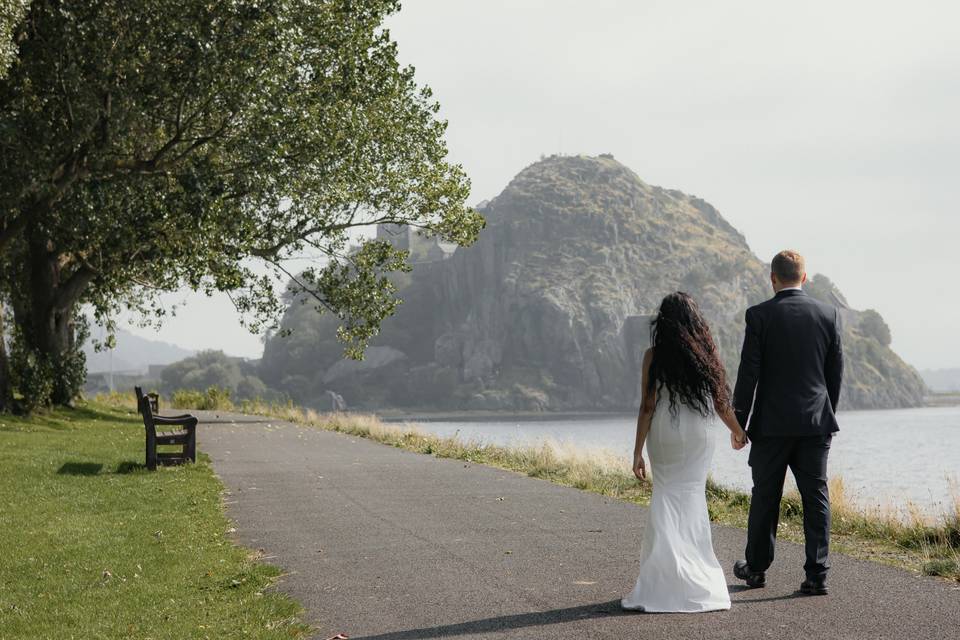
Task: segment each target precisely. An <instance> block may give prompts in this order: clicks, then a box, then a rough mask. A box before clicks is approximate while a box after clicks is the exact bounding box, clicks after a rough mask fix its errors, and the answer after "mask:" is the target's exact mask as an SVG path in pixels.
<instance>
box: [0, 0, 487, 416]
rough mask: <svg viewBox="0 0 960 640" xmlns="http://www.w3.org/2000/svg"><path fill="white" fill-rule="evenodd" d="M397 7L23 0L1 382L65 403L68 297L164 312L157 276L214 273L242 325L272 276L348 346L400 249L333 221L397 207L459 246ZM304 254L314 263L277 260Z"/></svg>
mask: <svg viewBox="0 0 960 640" xmlns="http://www.w3.org/2000/svg"><path fill="white" fill-rule="evenodd" d="M398 7H399V5H398V3H397V2H396V1H394V0H326V1H323V0H261V1H255V0H249V1H242V0H235V1H230V2H207V1H206V0H142V1H141V2H137V3H133V4H131V3H129V2H125V1H121V0H105V1H104V0H100V1H97V0H74V1H71V0H61V1H54V0H36V1H34V2H32V3H31V5H30V8H29V10H28V12H27V14H26V16H25V18H24V20H23V22H22V24H21V25H20V27H19V31H18V33H19V34H20V35H19V39H18V41H19V51H18V59H17V61H16V63H15V64H14V65H13V66H12V67H11V68H10V70H9V74H8V77H7V78H5V79H3V80H0V267H2V269H3V270H2V278H0V287H2V293H0V296H2V298H3V299H5V300H6V301H7V302H8V303H9V305H10V306H11V307H12V309H13V319H14V322H13V324H14V331H13V332H14V343H15V348H14V354H13V355H12V356H11V359H12V360H15V359H17V358H19V360H18V361H17V362H14V367H13V369H14V374H15V375H14V377H15V378H16V374H17V373H18V372H19V374H20V375H22V376H25V377H24V379H25V380H27V378H29V376H28V375H27V374H30V375H31V376H33V378H30V380H36V379H39V380H44V381H49V382H50V384H51V387H50V390H49V393H48V395H49V396H50V398H52V400H53V401H54V402H58V403H62V402H67V401H69V400H70V399H71V397H72V395H73V394H74V393H75V392H76V388H77V379H78V374H77V371H78V370H82V359H80V360H79V361H78V358H77V349H76V341H77V322H78V314H77V310H78V306H79V305H81V304H89V305H91V306H92V308H93V309H94V312H95V314H96V316H97V317H98V318H99V319H107V318H110V317H112V316H113V315H115V314H116V312H117V311H118V310H120V309H121V308H123V307H127V308H132V309H135V310H138V311H140V312H142V313H143V314H145V316H146V317H159V316H162V314H163V313H164V309H163V308H162V307H161V306H160V305H159V304H158V298H157V294H158V293H160V292H163V291H170V290H175V289H177V288H180V287H182V286H188V287H191V288H193V289H195V290H201V291H207V292H210V291H214V290H219V291H225V292H227V293H228V294H229V295H230V296H231V299H232V300H233V301H234V304H235V305H236V306H237V308H238V310H239V311H240V313H241V317H242V318H245V320H246V321H247V323H248V324H249V325H250V326H251V328H252V329H254V330H256V329H260V328H262V327H263V326H264V324H265V323H272V322H273V321H274V320H275V318H276V317H277V315H278V313H279V311H280V303H279V301H278V299H277V296H276V294H275V278H280V277H283V278H288V277H293V278H294V283H295V287H296V288H297V289H298V290H300V291H301V292H302V293H303V294H304V295H306V296H308V297H309V298H310V299H311V300H312V301H313V302H314V303H315V304H316V306H317V308H318V309H320V310H326V311H329V312H332V313H335V314H337V315H338V316H339V317H340V320H341V328H340V336H341V338H342V339H343V340H344V342H345V343H346V345H347V350H348V353H349V354H350V355H353V356H359V354H360V353H361V352H362V349H363V347H364V345H365V344H366V340H367V339H368V338H369V337H371V336H372V335H374V334H375V333H376V331H377V329H378V327H379V324H380V322H381V320H382V319H383V318H385V317H386V316H388V315H389V314H390V313H392V311H393V309H394V308H395V306H396V304H397V302H398V301H397V300H396V298H395V296H394V291H393V289H392V287H391V285H390V283H389V281H388V280H387V278H386V277H385V272H388V271H391V270H398V269H404V268H406V266H405V262H404V254H403V252H398V251H396V250H395V249H393V248H392V247H390V246H389V245H387V244H386V243H382V242H377V241H373V240H368V241H366V242H364V243H363V244H362V246H360V247H359V249H358V248H356V247H354V248H351V247H349V246H348V233H349V231H350V230H351V229H355V228H357V227H362V226H369V225H373V224H376V223H378V222H394V223H399V224H406V225H412V226H416V227H420V228H422V229H423V230H424V231H425V232H427V233H431V234H436V235H439V236H441V237H442V238H444V239H447V240H450V241H454V242H457V243H460V244H469V243H471V242H473V240H474V239H475V238H476V235H477V233H478V232H479V230H480V228H481V227H482V225H483V221H482V218H481V217H480V216H479V215H478V214H477V213H476V212H474V211H472V210H470V209H468V208H466V207H465V206H464V201H465V199H466V197H467V195H468V191H469V183H468V181H467V179H466V177H465V176H464V174H463V171H462V170H461V168H460V167H459V166H456V165H452V164H449V163H448V162H447V161H446V154H447V152H446V147H445V143H444V140H443V134H444V130H445V126H446V125H445V123H444V122H443V121H441V120H439V119H438V118H437V109H438V106H437V104H436V103H435V102H434V101H433V99H432V97H431V94H430V91H429V89H427V88H420V87H418V86H417V84H416V82H415V80H414V72H413V69H412V68H410V67H401V66H400V65H399V64H398V62H397V55H396V53H397V52H396V45H395V44H394V42H393V41H392V40H391V38H390V35H389V33H388V32H387V31H386V30H385V29H384V28H383V27H382V23H383V20H384V18H385V17H386V16H387V15H388V14H390V13H391V12H393V11H395V10H397V9H398ZM305 251H307V252H311V253H313V254H314V255H316V256H319V257H320V258H325V260H324V261H322V262H319V263H318V264H317V265H316V266H313V267H308V268H306V269H301V268H298V269H297V272H296V273H295V274H294V273H288V272H287V270H286V267H285V264H286V262H285V261H286V260H288V259H289V258H291V257H293V256H297V255H301V254H302V253H303V252H305ZM257 263H262V264H265V265H268V266H269V267H270V268H271V269H272V270H273V273H272V274H268V275H264V272H263V271H262V270H258V269H256V268H255V266H256V264H257ZM271 275H272V276H275V277H271ZM197 321H198V322H202V321H203V319H202V318H198V319H197ZM28 381H29V380H28ZM24 384H26V383H24ZM40 395H43V394H42V393H41V394H40Z"/></svg>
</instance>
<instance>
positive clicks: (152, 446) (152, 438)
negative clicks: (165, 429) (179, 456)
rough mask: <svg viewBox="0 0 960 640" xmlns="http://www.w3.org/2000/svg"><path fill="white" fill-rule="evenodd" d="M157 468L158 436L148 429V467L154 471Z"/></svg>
mask: <svg viewBox="0 0 960 640" xmlns="http://www.w3.org/2000/svg"><path fill="white" fill-rule="evenodd" d="M156 468H157V437H156V434H155V433H150V430H147V469H149V470H150V471H154V470H156Z"/></svg>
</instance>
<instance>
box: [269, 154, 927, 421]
mask: <svg viewBox="0 0 960 640" xmlns="http://www.w3.org/2000/svg"><path fill="white" fill-rule="evenodd" d="M482 212H483V214H484V215H485V217H486V218H487V222H488V224H487V229H486V230H485V231H484V232H483V233H482V234H481V237H480V240H479V241H478V242H477V243H476V244H475V245H474V246H472V247H468V248H461V249H458V250H457V251H456V253H455V254H454V255H453V257H452V258H450V259H448V260H444V261H441V262H435V263H429V264H422V265H417V266H416V268H415V269H414V271H413V272H412V274H410V277H408V279H407V280H405V282H404V288H403V292H402V297H403V298H404V301H405V302H404V304H403V305H401V307H400V309H399V311H398V313H397V314H396V315H395V316H394V317H393V318H390V319H388V320H387V321H386V322H385V323H384V326H383V332H382V334H381V335H380V336H379V337H378V339H377V340H376V341H375V342H374V343H373V346H371V347H370V349H369V350H368V355H367V358H366V360H364V361H363V362H342V361H340V360H339V353H340V349H339V348H338V346H337V344H336V339H335V337H334V335H335V334H334V329H335V322H334V320H333V319H331V318H324V317H317V316H316V315H315V314H313V315H308V314H311V313H312V312H311V311H310V310H309V309H308V308H305V307H303V306H301V305H298V304H293V305H291V307H290V310H289V311H288V314H287V316H286V317H285V319H284V324H285V326H286V327H287V328H292V329H294V332H293V335H292V336H290V337H288V338H279V337H277V338H273V339H271V340H270V341H268V343H267V345H266V349H265V353H264V360H263V364H262V372H261V375H262V376H263V377H264V379H265V381H267V382H268V384H272V385H275V386H279V387H280V388H283V389H285V390H288V391H289V392H290V393H291V394H292V395H294V397H295V399H297V400H299V401H301V402H307V403H309V402H311V401H312V400H313V399H314V398H319V397H322V396H323V394H324V393H325V391H327V390H332V391H335V392H337V393H340V394H342V395H343V396H344V398H345V400H346V402H347V403H348V405H351V406H360V407H368V408H378V407H379V408H382V407H417V408H438V409H439V408H444V409H504V410H543V411H550V410H633V409H634V408H635V407H636V405H637V400H638V387H639V374H638V370H637V369H638V366H637V365H638V361H639V354H640V353H642V350H643V348H645V347H646V345H647V342H648V340H649V314H652V313H653V312H654V311H655V310H656V308H657V305H658V304H659V302H660V300H661V299H662V297H663V295H664V294H665V293H667V292H669V291H673V290H677V289H681V290H684V291H687V292H689V293H691V294H692V295H694V296H695V297H696V298H697V300H698V301H699V302H700V304H701V306H702V308H703V310H704V311H705V313H706V315H707V316H708V318H709V320H710V323H711V326H712V327H713V330H714V333H715V336H716V338H717V341H718V344H719V346H720V349H721V352H722V354H723V358H724V361H725V363H726V365H727V368H728V371H730V373H731V381H732V380H733V377H732V375H733V374H734V373H735V370H736V362H737V359H738V356H739V349H740V344H741V340H742V336H743V314H744V310H745V309H746V307H747V306H749V305H751V304H754V303H756V302H759V301H761V300H764V299H766V298H768V297H769V296H770V295H771V293H770V289H769V282H768V273H769V268H768V266H767V265H766V263H765V262H763V261H761V260H760V259H758V258H757V257H756V256H755V255H754V254H753V253H752V252H751V251H750V249H749V247H748V246H747V243H746V241H745V240H744V237H743V236H742V235H741V234H740V233H739V232H738V231H737V230H736V229H734V228H733V227H732V226H731V225H730V224H729V223H728V222H727V221H726V220H725V219H724V218H723V217H722V216H721V215H720V213H719V212H718V211H717V210H716V209H715V208H714V207H712V206H711V205H710V204H708V203H707V202H705V201H704V200H701V199H699V198H697V197H695V196H690V195H686V194H684V193H681V192H679V191H674V190H670V189H663V188H661V187H656V186H651V185H648V184H646V183H644V182H643V181H642V180H640V179H639V178H638V177H637V176H636V174H634V173H633V172H632V171H631V170H630V169H628V168H627V167H625V166H624V165H622V164H620V163H619V162H617V161H616V160H614V159H613V157H612V156H607V155H604V156H600V157H584V156H574V157H571V156H552V157H550V158H546V159H544V160H541V161H540V162H537V163H535V164H533V165H531V166H529V167H527V168H526V169H524V170H523V171H521V172H520V174H518V175H517V176H516V177H515V178H514V179H513V180H512V181H511V182H510V184H509V185H507V187H506V189H504V191H503V192H502V193H501V194H500V195H499V196H497V197H496V198H494V199H493V200H492V201H490V202H489V203H487V204H486V205H485V206H484V207H483V208H482ZM809 289H810V292H811V294H813V295H816V296H817V297H820V298H822V299H825V300H828V301H829V302H831V303H832V304H837V305H839V306H841V307H843V308H844V324H845V337H846V340H847V342H846V345H845V346H846V349H847V370H848V378H847V380H848V382H847V384H846V386H845V389H844V400H843V403H844V406H846V407H848V408H851V407H861V408H862V407H899V406H913V405H917V404H919V403H920V402H921V401H922V397H923V394H924V391H925V387H924V384H923V382H922V380H921V379H920V378H919V376H918V375H917V373H916V372H915V371H914V370H913V369H912V368H911V367H910V366H908V365H906V364H905V363H904V362H903V361H902V360H901V359H900V358H899V357H897V355H896V354H895V353H894V352H893V351H891V350H890V348H889V343H890V340H889V329H887V328H886V325H885V324H884V323H883V320H882V318H880V317H879V314H877V313H876V312H870V311H868V312H863V313H861V312H858V311H855V310H852V309H849V308H847V305H846V303H845V301H844V299H843V296H842V295H841V294H840V293H839V292H838V291H836V288H835V287H834V286H833V285H832V283H830V282H829V280H827V279H826V278H822V277H819V278H816V279H815V280H814V281H813V282H812V283H811V286H810V288H809ZM884 330H886V334H884Z"/></svg>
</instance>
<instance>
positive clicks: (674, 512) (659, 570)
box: [621, 393, 730, 613]
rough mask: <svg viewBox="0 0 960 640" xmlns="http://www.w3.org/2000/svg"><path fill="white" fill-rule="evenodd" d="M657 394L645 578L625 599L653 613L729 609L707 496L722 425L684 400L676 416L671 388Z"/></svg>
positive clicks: (642, 567) (650, 448)
mask: <svg viewBox="0 0 960 640" xmlns="http://www.w3.org/2000/svg"><path fill="white" fill-rule="evenodd" d="M658 395H659V398H658V402H657V408H656V411H655V412H654V415H653V423H652V424H651V426H650V433H649V434H647V441H646V442H647V455H648V456H649V458H650V466H651V474H652V476H653V497H652V498H651V500H650V508H649V509H648V510H647V526H646V528H645V529H644V530H643V542H642V544H641V546H640V577H638V578H637V584H636V586H634V588H633V591H631V592H630V594H629V595H627V596H626V597H625V598H623V600H622V601H621V605H622V606H623V608H625V609H634V610H642V611H646V612H649V613H654V612H681V613H697V612H701V611H716V610H719V609H729V608H730V594H729V593H728V592H727V581H726V578H725V577H724V575H723V569H721V568H720V563H719V562H717V557H716V555H714V553H713V540H712V538H711V535H710V517H709V516H708V514H707V499H706V480H707V471H708V470H709V468H710V460H711V458H713V450H714V446H715V440H714V437H715V436H714V434H713V433H711V432H710V430H711V429H717V428H720V427H721V425H719V423H718V421H716V420H715V419H709V418H704V417H703V416H701V415H700V414H699V413H697V412H696V411H694V410H692V409H690V408H689V407H687V406H686V405H684V404H682V403H678V405H677V410H678V411H677V416H676V417H674V416H673V415H671V413H670V403H669V400H667V398H666V397H665V396H666V395H667V394H666V393H661V394H658Z"/></svg>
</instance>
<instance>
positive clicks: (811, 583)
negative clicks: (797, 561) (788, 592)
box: [800, 578, 827, 596]
mask: <svg viewBox="0 0 960 640" xmlns="http://www.w3.org/2000/svg"><path fill="white" fill-rule="evenodd" d="M800 593H802V594H805V595H808V596H825V595H827V582H826V580H813V579H810V578H807V579H806V580H804V581H803V582H802V583H800Z"/></svg>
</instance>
